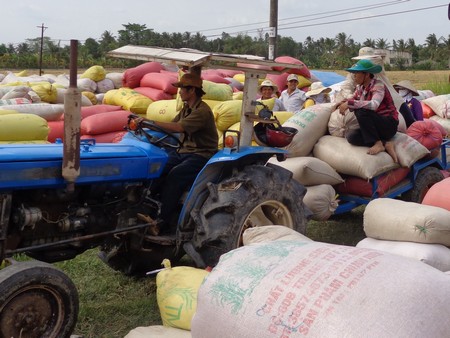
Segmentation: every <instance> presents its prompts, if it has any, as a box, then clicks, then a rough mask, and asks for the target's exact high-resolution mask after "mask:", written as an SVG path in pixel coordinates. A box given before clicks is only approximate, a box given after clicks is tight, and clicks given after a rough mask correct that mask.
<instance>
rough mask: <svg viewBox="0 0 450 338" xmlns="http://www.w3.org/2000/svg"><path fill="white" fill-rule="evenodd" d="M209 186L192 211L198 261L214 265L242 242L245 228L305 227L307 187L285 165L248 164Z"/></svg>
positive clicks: (304, 228) (302, 229)
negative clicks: (206, 194) (267, 226)
mask: <svg viewBox="0 0 450 338" xmlns="http://www.w3.org/2000/svg"><path fill="white" fill-rule="evenodd" d="M208 189H209V196H208V198H207V200H206V201H205V203H204V204H203V207H202V208H201V209H200V210H196V211H194V212H193V215H192V216H193V217H194V219H195V221H196V230H195V234H194V239H193V241H192V244H193V246H194V248H195V251H196V253H198V254H199V256H200V257H201V258H202V260H203V263H204V264H201V265H205V266H214V265H216V264H217V262H218V260H219V257H220V256H221V255H222V254H223V253H225V252H228V251H230V250H232V249H235V248H237V247H240V246H242V234H243V233H244V231H245V230H246V229H248V228H252V227H259V226H265V225H283V226H286V227H289V228H291V229H294V230H296V231H298V232H300V233H305V231H306V222H307V219H306V211H305V208H304V205H303V197H304V195H305V193H306V189H305V188H304V187H303V186H302V185H301V184H299V183H298V182H297V181H295V180H294V179H292V173H291V172H290V171H288V170H286V169H284V168H281V167H278V166H273V165H267V166H262V165H250V166H247V167H245V168H244V170H242V171H240V172H238V173H237V174H235V175H234V176H232V177H230V178H228V179H226V180H224V181H222V182H220V183H218V184H212V183H210V184H209V185H208ZM187 253H188V254H189V252H187ZM196 263H197V264H198V262H196Z"/></svg>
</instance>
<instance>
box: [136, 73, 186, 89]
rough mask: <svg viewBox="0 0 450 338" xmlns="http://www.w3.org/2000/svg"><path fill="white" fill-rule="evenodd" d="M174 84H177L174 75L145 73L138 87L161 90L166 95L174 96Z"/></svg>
mask: <svg viewBox="0 0 450 338" xmlns="http://www.w3.org/2000/svg"><path fill="white" fill-rule="evenodd" d="M175 82H177V75H176V73H168V72H164V73H147V74H145V75H144V76H143V77H142V79H141V82H140V87H150V88H155V89H161V90H163V91H165V92H166V93H169V94H176V93H177V89H178V88H177V87H174V86H173V85H172V83H175Z"/></svg>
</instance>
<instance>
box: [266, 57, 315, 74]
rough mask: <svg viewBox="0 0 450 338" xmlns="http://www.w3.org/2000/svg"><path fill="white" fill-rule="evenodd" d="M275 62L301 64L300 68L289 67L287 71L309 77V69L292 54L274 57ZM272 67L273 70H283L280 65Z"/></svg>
mask: <svg viewBox="0 0 450 338" xmlns="http://www.w3.org/2000/svg"><path fill="white" fill-rule="evenodd" d="M275 62H280V63H290V64H294V65H302V66H303V67H302V68H300V69H290V70H288V71H287V72H288V73H291V74H297V75H302V76H304V77H307V78H308V79H310V78H311V72H310V71H309V69H308V67H306V65H305V64H304V63H303V62H302V61H300V60H299V59H296V58H294V57H292V56H279V57H277V58H275ZM273 68H274V70H278V71H282V70H283V68H282V67H273Z"/></svg>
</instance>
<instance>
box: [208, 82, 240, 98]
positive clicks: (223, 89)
mask: <svg viewBox="0 0 450 338" xmlns="http://www.w3.org/2000/svg"><path fill="white" fill-rule="evenodd" d="M202 87H203V91H204V92H205V93H206V94H205V95H203V97H202V99H203V100H216V101H227V100H232V99H233V89H232V88H231V86H230V85H228V84H226V83H215V82H212V81H208V80H203V85H202Z"/></svg>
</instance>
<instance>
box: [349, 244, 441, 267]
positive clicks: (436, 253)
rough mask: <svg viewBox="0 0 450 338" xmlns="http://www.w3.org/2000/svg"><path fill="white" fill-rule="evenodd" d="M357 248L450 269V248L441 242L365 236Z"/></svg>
mask: <svg viewBox="0 0 450 338" xmlns="http://www.w3.org/2000/svg"><path fill="white" fill-rule="evenodd" d="M356 247H357V248H366V249H374V250H379V251H383V252H389V253H391V254H394V255H399V256H403V257H409V258H412V259H416V260H418V261H421V262H423V263H425V264H428V265H431V266H432V267H434V268H436V269H438V270H441V271H450V249H449V248H447V247H446V246H444V245H441V244H425V243H413V242H399V241H384V240H381V239H375V238H369V237H367V238H364V239H363V240H362V241H360V242H359V243H358V244H356Z"/></svg>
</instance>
